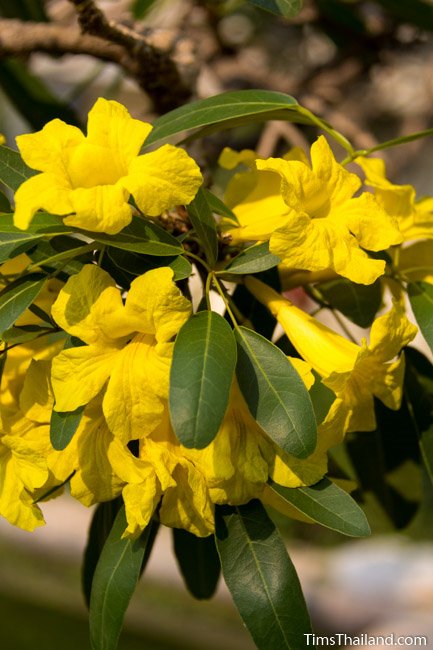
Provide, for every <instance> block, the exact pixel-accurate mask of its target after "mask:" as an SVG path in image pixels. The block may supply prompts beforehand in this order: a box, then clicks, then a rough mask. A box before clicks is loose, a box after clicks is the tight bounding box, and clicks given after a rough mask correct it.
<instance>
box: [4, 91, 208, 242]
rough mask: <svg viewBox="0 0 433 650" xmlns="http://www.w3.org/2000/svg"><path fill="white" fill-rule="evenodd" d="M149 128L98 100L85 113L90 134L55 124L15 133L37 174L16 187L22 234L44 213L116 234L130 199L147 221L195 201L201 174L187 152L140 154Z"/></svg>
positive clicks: (163, 150) (126, 218)
mask: <svg viewBox="0 0 433 650" xmlns="http://www.w3.org/2000/svg"><path fill="white" fill-rule="evenodd" d="M151 129H152V126H151V125H150V124H147V123H145V122H141V121H140V120H135V119H133V118H132V117H131V116H130V114H129V113H128V111H127V110H126V108H125V107H124V106H122V105H121V104H119V103H117V102H115V101H107V100H105V99H102V98H100V99H98V100H97V102H96V103H95V105H94V106H93V108H92V109H91V111H90V113H89V118H88V125H87V136H84V135H83V133H82V132H81V131H80V130H79V129H78V128H76V127H74V126H70V125H68V124H65V123H64V122H62V121H61V120H58V119H56V120H52V121H51V122H49V123H48V124H46V125H45V126H44V128H43V129H42V130H41V131H38V132H37V133H33V134H28V135H21V136H18V138H17V144H18V148H19V150H20V153H21V156H22V157H23V159H24V161H25V162H26V163H27V164H28V165H29V167H31V168H32V169H36V170H37V171H41V172H42V174H37V175H36V176H32V177H31V178H29V179H28V180H27V181H25V182H24V183H23V184H22V185H21V186H20V187H19V188H18V190H17V192H16V194H15V202H16V211H15V217H14V223H15V225H16V226H17V227H18V228H22V229H24V230H25V229H26V228H28V226H29V223H30V222H31V220H32V218H33V215H34V214H35V212H36V211H37V210H38V209H40V208H43V209H44V210H47V211H48V212H51V213H53V214H60V215H68V216H66V218H65V220H64V221H65V223H66V224H68V225H71V226H76V227H78V228H84V229H86V230H92V231H95V232H106V233H110V234H115V233H117V232H119V231H120V230H122V228H124V227H125V226H126V225H128V223H129V222H130V221H131V216H132V208H131V205H130V204H129V203H128V200H129V197H130V195H132V196H133V197H134V200H135V202H136V204H137V206H138V207H139V208H140V210H141V211H142V212H143V213H144V214H146V215H148V216H151V217H152V216H153V217H154V216H157V215H159V214H161V212H163V211H164V210H167V209H169V208H172V207H173V206H174V205H177V204H185V203H189V202H190V201H192V199H193V198H194V196H195V194H196V192H197V190H198V188H199V186H200V184H201V182H202V177H201V174H200V170H199V168H198V167H197V165H196V163H195V162H194V161H193V160H192V158H190V157H189V156H188V154H187V153H186V152H185V151H183V150H182V149H179V148H178V147H174V146H172V145H164V146H163V147H161V148H159V149H157V150H156V151H152V152H151V153H147V154H144V155H142V156H139V155H138V153H139V151H140V148H141V147H142V145H143V142H144V141H145V139H146V137H147V136H148V135H149V133H150V131H151Z"/></svg>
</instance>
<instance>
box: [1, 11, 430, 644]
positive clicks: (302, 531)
mask: <svg viewBox="0 0 433 650" xmlns="http://www.w3.org/2000/svg"><path fill="white" fill-rule="evenodd" d="M97 6H98V7H99V8H100V9H101V10H102V11H103V12H104V15H105V16H106V17H107V19H108V20H113V21H116V23H117V24H118V25H120V26H123V27H125V28H134V30H135V31H136V32H137V33H138V34H139V36H140V38H142V39H144V41H145V42H146V43H150V44H151V45H152V46H155V47H157V48H159V49H158V51H159V52H162V53H163V56H162V58H164V57H166V58H167V59H170V60H171V61H174V63H175V66H176V71H177V82H179V83H177V82H176V83H171V80H170V77H169V75H167V77H166V78H165V79H166V81H165V82H164V83H165V85H164V83H162V87H160V88H158V89H156V90H155V87H154V85H153V86H152V80H151V79H150V81H149V78H148V77H146V76H144V77H143V75H142V74H140V73H139V72H137V67H136V66H135V67H134V65H133V62H131V60H130V58H131V57H129V58H128V56H123V55H122V52H121V50H119V49H116V48H119V47H121V46H119V45H118V44H114V45H113V44H111V45H110V44H108V45H107V43H106V42H102V43H101V42H99V43H98V42H96V43H95V41H94V40H93V41H92V39H95V38H96V39H98V38H99V37H98V36H94V35H85V36H84V37H83V36H81V34H80V29H79V25H78V21H77V12H76V8H75V7H74V2H72V1H68V0H47V1H45V2H44V1H43V0H15V1H14V2H10V0H0V132H1V133H3V134H4V135H5V137H6V143H7V144H8V145H9V146H11V147H15V144H14V138H15V136H16V135H17V134H19V133H23V132H29V131H32V130H38V129H40V128H41V127H42V126H43V125H44V124H45V123H46V122H47V121H49V120H50V119H53V118H54V117H59V118H61V119H63V120H64V121H66V122H68V123H71V124H77V125H80V126H82V125H84V124H85V116H86V114H87V112H88V110H89V108H90V107H91V106H92V104H93V103H94V101H95V99H96V98H97V97H99V96H104V97H106V98H108V99H118V100H119V101H121V102H123V103H124V104H125V105H126V106H127V107H128V109H129V110H130V112H131V113H132V114H133V115H134V116H135V117H138V118H141V119H144V120H152V119H154V118H155V117H156V116H157V115H158V113H161V112H163V111H164V110H167V109H169V108H175V107H176V106H179V105H182V103H184V102H185V101H186V100H187V99H188V97H191V98H202V97H207V96H211V95H214V94H216V93H219V92H222V91H224V90H233V89H245V88H267V89H270V90H278V91H281V92H285V93H288V94H292V95H294V96H295V97H296V99H297V100H298V101H299V103H301V104H303V105H304V106H306V107H307V108H309V109H311V110H312V111H313V112H315V113H317V114H318V115H320V116H321V117H322V118H324V119H325V120H327V121H328V122H330V123H331V124H332V125H333V126H334V127H335V128H336V129H338V130H340V131H341V132H342V133H343V134H344V135H346V136H347V137H348V138H349V139H350V140H351V141H352V143H353V144H354V145H355V146H356V147H357V148H369V147H373V146H374V145H375V144H377V143H378V142H380V141H383V140H386V139H390V138H396V137H399V136H401V135H405V134H409V133H411V132H413V131H420V130H423V129H428V128H431V127H433V112H432V104H433V74H432V71H433V40H432V33H433V3H432V2H428V1H427V0H410V1H409V2H405V1H402V0H375V1H373V0H372V1H365V0H304V5H303V8H302V10H301V12H300V13H299V14H298V15H297V16H295V17H294V18H293V19H291V20H285V19H283V18H281V17H277V16H273V15H272V14H269V13H266V12H264V11H261V10H260V9H258V8H257V7H255V6H253V5H252V4H251V3H248V2H246V1H242V0H226V1H224V0H220V1H219V0H215V1H205V0H154V1H152V0H112V1H108V0H107V1H104V2H98V3H97ZM34 23H37V25H36V26H35V25H34ZM179 80H180V81H179ZM314 137H315V132H314V130H313V129H312V128H311V127H299V126H296V125H293V124H289V123H283V122H270V123H267V124H266V125H251V126H247V127H242V128H238V129H233V130H231V131H227V132H224V133H220V134H218V135H215V136H210V137H208V138H206V139H205V140H203V141H200V142H199V143H195V144H194V145H193V148H192V153H193V155H195V156H196V157H197V159H198V160H199V161H201V162H202V163H204V164H206V168H207V169H209V170H211V171H212V172H213V177H212V179H213V183H214V187H215V189H216V191H218V190H219V191H221V188H222V185H223V183H224V180H225V176H224V173H222V172H221V171H220V170H218V167H217V159H218V155H219V153H220V151H221V149H222V147H223V146H227V145H229V146H232V147H235V148H242V147H251V148H257V149H258V151H259V152H260V153H261V155H263V156H269V155H275V154H281V153H283V152H285V151H286V150H287V149H288V148H289V147H290V146H293V145H300V146H308V143H309V142H311V141H312V140H313V139H314ZM431 151H432V144H431V140H430V139H423V140H418V141H416V142H412V143H409V144H406V145H404V146H401V147H397V148H395V149H392V150H389V151H387V152H384V155H383V157H384V158H385V159H386V161H387V169H388V173H389V176H390V177H391V178H392V180H393V182H398V183H412V184H414V185H415V187H416V189H417V192H418V195H419V196H422V195H424V194H431V193H433V165H432V156H431ZM416 345H418V346H421V345H422V342H421V341H420V339H417V343H416ZM367 435H369V434H367ZM372 435H374V432H373V434H372ZM371 441H372V438H367V439H366V444H367V445H370V448H373V447H372V446H371ZM376 442H377V441H376ZM395 444H397V442H395V441H393V440H388V441H387V442H386V445H385V446H386V449H387V450H388V451H389V449H390V448H391V449H392V448H393V445H395ZM379 452H381V450H379ZM372 456H373V454H372ZM379 456H380V453H378V454H376V455H375V457H374V458H373V457H372V458H371V468H370V470H371V473H370V474H369V467H367V469H366V472H367V479H368V477H369V476H370V478H371V476H374V477H375V480H376V483H375V484H374V485H369V486H367V488H368V489H366V494H368V498H367V499H366V501H365V503H366V508H367V513H368V516H369V519H370V521H371V524H372V528H373V530H374V532H376V535H375V536H373V537H372V538H371V539H369V540H365V541H356V540H351V541H350V540H349V541H348V540H347V539H343V538H342V537H341V536H339V535H336V534H335V535H334V534H332V533H331V532H328V531H324V530H323V529H320V528H319V527H317V526H307V525H303V524H300V523H295V522H293V523H291V524H290V525H288V524H287V523H286V522H284V523H283V522H282V520H280V519H279V518H278V515H276V514H274V517H275V519H276V521H277V523H278V524H280V525H281V527H282V531H283V533H284V534H285V536H286V539H287V544H288V547H289V549H290V552H291V556H292V559H293V561H294V564H295V566H296V568H297V570H298V573H299V575H300V579H301V582H302V585H303V588H304V591H305V594H306V598H307V600H308V604H309V607H310V611H311V614H312V617H313V625H314V627H315V629H316V632H317V633H318V634H333V633H338V632H340V633H347V634H349V635H357V634H361V633H368V634H371V635H387V634H390V633H392V632H393V633H395V634H402V635H411V634H412V635H413V634H417V635H427V636H429V637H430V643H431V644H433V622H432V617H431V602H432V601H433V545H432V544H431V542H430V539H431V535H432V532H433V514H432V513H433V510H432V507H431V506H432V504H433V496H432V495H430V501H427V502H424V506H423V507H422V508H418V501H419V495H420V493H421V491H422V488H423V486H422V484H421V482H422V477H421V474H420V473H419V472H417V471H415V470H414V468H413V467H411V466H409V467H405V468H404V472H400V473H394V474H393V475H391V473H388V474H387V473H386V471H382V473H381V472H380V471H379V472H377V471H376V470H377V466H376V462H377V458H378V457H379ZM385 456H386V454H385ZM340 460H341V459H339V461H340ZM380 476H382V478H381V479H380ZM367 479H366V482H367V483H368V480H367ZM377 481H379V482H380V481H382V482H381V483H380V484H378V483H377ZM364 487H365V486H364ZM408 487H410V490H408ZM395 494H397V495H398V498H397V497H395ZM403 494H404V496H402V495H403ZM364 496H365V495H364ZM391 501H392V504H391V506H392V507H389V508H387V511H388V512H387V514H386V515H385V510H384V507H382V506H383V505H384V504H385V505H389V503H390V502H391ZM43 509H44V513H45V515H46V520H47V526H46V527H45V528H42V529H39V530H37V531H36V532H35V533H32V534H30V533H25V532H22V531H20V530H17V529H14V528H13V527H12V526H10V525H9V524H8V523H7V522H5V521H0V549H1V557H2V561H1V562H0V623H1V625H0V648H2V649H3V648H4V649H5V650H28V649H30V648H31V649H32V650H52V649H54V648H62V650H76V649H77V648H80V649H82V650H84V649H85V648H88V647H89V643H88V639H87V624H86V611H85V606H84V603H83V599H82V597H81V593H80V580H81V578H80V562H81V557H82V553H83V550H84V547H85V544H86V537H87V529H88V526H89V522H90V519H91V515H92V512H91V511H90V510H86V509H85V508H84V507H83V506H81V505H80V504H78V503H76V502H74V501H73V500H72V499H70V498H69V497H68V496H67V495H64V496H63V497H62V498H61V499H58V500H53V501H50V502H48V503H47V504H44V506H43ZM171 546H172V541H171V534H170V531H169V530H167V529H164V530H160V532H159V535H158V542H157V543H156V544H155V547H154V550H153V554H152V557H151V560H150V563H149V566H148V568H147V570H146V573H145V575H144V577H143V579H142V580H141V583H140V586H139V589H138V591H137V593H136V594H135V596H134V598H133V601H132V604H131V607H130V609H129V611H128V614H127V625H126V630H125V632H124V633H123V636H122V639H121V643H120V646H119V647H120V648H121V650H135V649H137V650H138V649H139V648H140V649H142V648H147V649H150V650H195V649H196V648H197V650H198V649H202V648H206V649H208V650H220V649H222V648H224V649H225V650H231V649H232V648H233V650H234V649H235V648H236V650H244V649H245V650H248V649H252V648H254V645H253V643H252V641H251V640H250V637H249V635H248V633H247V632H246V631H245V630H244V629H243V627H242V623H241V621H240V618H239V616H238V614H237V613H236V611H235V609H234V607H233V605H232V604H231V599H230V597H229V594H228V592H227V590H226V589H225V587H224V585H222V584H221V585H220V587H219V590H218V593H217V595H216V597H215V598H214V599H213V600H212V601H210V602H197V601H195V600H194V599H193V598H192V597H190V596H189V595H188V593H187V592H186V590H185V587H184V586H183V584H182V578H181V575H180V573H179V571H178V568H177V566H176V561H175V559H174V555H173V552H172V548H171ZM369 647H372V646H369ZM275 650H278V649H275Z"/></svg>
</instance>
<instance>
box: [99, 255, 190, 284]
mask: <svg viewBox="0 0 433 650" xmlns="http://www.w3.org/2000/svg"><path fill="white" fill-rule="evenodd" d="M105 252H106V254H107V256H108V257H109V259H110V260H111V261H112V263H113V264H114V265H115V266H116V267H117V268H118V269H121V270H122V271H124V272H125V273H126V274H129V275H130V276H131V278H130V281H129V282H132V280H133V279H134V277H137V276H139V275H142V274H143V273H146V271H150V270H151V269H156V268H159V267H161V266H169V267H170V268H171V269H172V270H173V273H174V275H173V280H174V281H175V282H177V280H184V279H185V278H189V276H190V275H191V273H192V266H191V264H190V263H189V262H188V260H187V259H186V258H185V257H183V255H177V256H176V257H173V256H169V257H154V256H150V255H140V254H139V253H131V252H129V251H124V250H122V249H120V248H111V247H109V248H107V250H106V251H105Z"/></svg>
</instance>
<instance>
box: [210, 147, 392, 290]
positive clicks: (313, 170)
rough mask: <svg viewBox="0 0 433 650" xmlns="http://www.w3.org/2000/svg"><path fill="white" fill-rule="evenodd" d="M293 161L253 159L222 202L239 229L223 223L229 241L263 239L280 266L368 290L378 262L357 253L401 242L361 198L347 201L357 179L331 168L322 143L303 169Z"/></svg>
mask: <svg viewBox="0 0 433 650" xmlns="http://www.w3.org/2000/svg"><path fill="white" fill-rule="evenodd" d="M294 158H297V159H283V158H269V159H268V160H261V159H257V160H256V162H255V165H256V170H257V171H255V172H253V175H252V177H251V176H250V177H249V180H248V181H247V182H246V181H245V179H244V178H243V176H245V174H251V172H246V173H244V174H243V176H242V175H238V176H237V177H235V178H234V180H233V182H232V184H231V185H230V198H231V201H232V205H233V210H234V212H235V214H236V216H237V218H238V220H239V223H240V225H239V226H237V227H233V225H234V224H233V223H232V222H231V223H228V222H226V227H228V233H229V234H230V235H231V236H232V238H233V240H234V241H235V242H236V241H251V240H254V241H267V240H269V249H270V251H271V252H272V253H274V254H275V255H277V256H278V257H280V259H281V260H282V262H283V264H284V265H285V266H289V267H291V268H297V269H301V270H307V271H321V270H325V269H332V270H334V271H335V272H336V273H338V274H340V275H342V276H344V277H346V278H349V279H350V280H353V281H354V282H358V283H361V284H371V283H372V282H374V281H375V280H376V279H377V278H378V277H379V276H380V275H382V274H383V272H384V269H385V263H384V262H383V261H381V260H375V259H372V258H370V257H369V256H368V254H367V253H366V252H365V250H364V249H366V250H368V251H380V250H384V249H386V248H388V247H389V246H392V245H395V244H399V243H400V242H401V241H402V236H401V234H400V232H399V230H398V228H397V225H396V223H395V221H394V220H393V219H392V218H391V217H390V216H389V215H388V214H387V213H386V212H385V211H384V210H383V208H382V207H381V206H380V205H379V203H378V202H377V201H376V199H375V198H374V197H373V196H372V195H371V194H370V193H369V192H365V193H363V194H361V195H360V196H357V197H355V196H354V195H355V193H356V192H357V191H358V190H359V188H360V186H361V180H360V179H359V177H358V176H356V175H355V174H352V173H350V172H348V171H347V170H346V169H345V168H344V167H343V166H342V165H340V164H339V163H337V161H336V160H335V158H334V156H333V153H332V151H331V149H330V147H329V145H328V143H327V141H326V139H325V138H324V137H323V136H321V137H319V139H318V140H317V141H316V142H315V143H314V144H313V145H312V147H311V165H310V164H308V162H307V161H306V160H305V159H302V157H301V156H300V155H299V154H298V153H296V154H295V156H294ZM246 160H247V162H248V163H249V164H251V161H250V158H246ZM223 162H224V159H223ZM229 162H230V161H229ZM236 184H239V195H238V200H237V202H236V203H235V204H234V198H235V196H236ZM252 184H253V185H254V186H253V187H252V189H250V187H251V185H252ZM248 190H250V191H248Z"/></svg>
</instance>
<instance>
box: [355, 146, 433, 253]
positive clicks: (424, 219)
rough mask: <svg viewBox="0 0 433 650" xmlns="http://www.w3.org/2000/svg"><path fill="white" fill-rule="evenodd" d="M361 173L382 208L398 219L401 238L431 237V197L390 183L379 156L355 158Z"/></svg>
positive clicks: (432, 204) (410, 188)
mask: <svg viewBox="0 0 433 650" xmlns="http://www.w3.org/2000/svg"><path fill="white" fill-rule="evenodd" d="M356 163H357V164H358V165H359V166H360V167H361V168H362V169H363V171H364V173H365V182H366V184H367V185H370V186H371V187H373V189H374V195H375V197H376V199H377V201H378V203H380V205H381V206H382V207H383V209H384V210H385V211H386V212H387V213H388V214H389V215H390V216H391V217H393V218H395V219H396V220H397V222H398V227H399V229H400V231H401V233H402V235H403V238H404V241H410V240H413V239H433V197H425V198H422V199H417V198H416V193H415V189H414V187H412V185H394V184H393V183H391V182H390V181H389V180H388V179H387V177H386V169H385V162H384V161H383V160H381V159H380V158H362V157H361V158H357V159H356Z"/></svg>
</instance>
